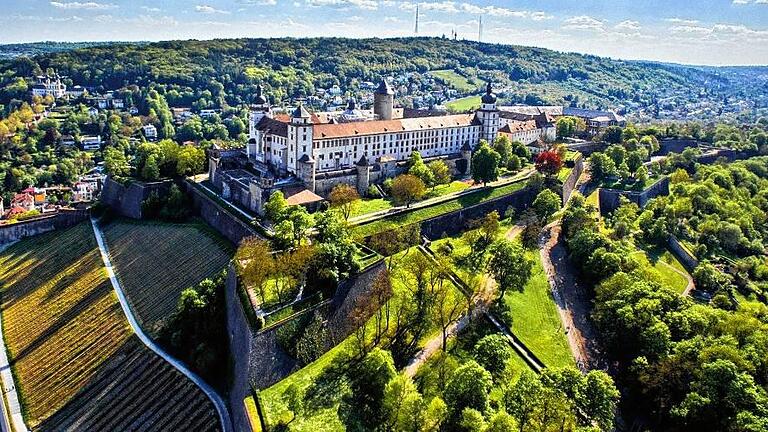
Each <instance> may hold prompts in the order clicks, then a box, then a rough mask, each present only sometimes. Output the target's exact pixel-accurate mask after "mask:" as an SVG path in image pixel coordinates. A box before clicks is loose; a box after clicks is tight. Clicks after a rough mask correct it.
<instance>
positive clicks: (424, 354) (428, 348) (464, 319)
mask: <svg viewBox="0 0 768 432" xmlns="http://www.w3.org/2000/svg"><path fill="white" fill-rule="evenodd" d="M478 309H479V308H475V311H477V310H478ZM475 315H478V314H477V313H476V312H475V313H473V316H475ZM471 322H472V320H470V319H469V314H464V315H462V316H461V318H459V320H458V321H456V322H454V323H453V324H451V325H450V327H448V331H447V333H446V334H447V335H448V339H452V338H453V337H455V336H456V335H457V334H458V333H459V332H461V331H462V330H464V328H466V327H467V325H469V324H470V323H471ZM442 349H443V333H442V332H440V333H439V334H438V335H437V336H435V337H433V338H432V339H430V340H429V342H427V343H426V345H424V348H422V349H421V351H419V352H418V353H417V354H416V355H415V356H414V357H413V359H411V361H410V363H408V365H407V366H406V367H405V369H403V373H405V375H407V376H409V377H411V378H413V377H414V376H415V375H416V372H418V370H419V368H420V367H421V366H422V365H423V364H424V363H426V362H427V360H429V358H430V357H432V356H433V355H434V354H436V353H437V352H438V351H440V350H442Z"/></svg>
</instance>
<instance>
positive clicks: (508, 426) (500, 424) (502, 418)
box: [485, 410, 517, 432]
mask: <svg viewBox="0 0 768 432" xmlns="http://www.w3.org/2000/svg"><path fill="white" fill-rule="evenodd" d="M515 429H517V422H516V421H515V418H514V417H512V416H511V415H509V414H507V412H506V411H503V410H502V411H496V413H495V414H493V416H491V419H490V420H489V421H488V427H487V428H486V429H485V432H511V431H513V430H515Z"/></svg>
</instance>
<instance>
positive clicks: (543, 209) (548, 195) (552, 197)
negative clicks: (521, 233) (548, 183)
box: [533, 189, 562, 221]
mask: <svg viewBox="0 0 768 432" xmlns="http://www.w3.org/2000/svg"><path fill="white" fill-rule="evenodd" d="M561 203H562V199H561V198H560V196H559V195H558V194H556V193H554V192H552V191H551V190H549V189H544V190H543V191H541V192H539V194H538V195H536V199H535V200H533V209H534V211H535V212H536V215H537V216H538V217H539V220H541V221H546V220H547V219H548V218H549V217H550V216H552V215H553V214H555V212H557V211H558V210H560V205H561Z"/></svg>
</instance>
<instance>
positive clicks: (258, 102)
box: [245, 84, 272, 162]
mask: <svg viewBox="0 0 768 432" xmlns="http://www.w3.org/2000/svg"><path fill="white" fill-rule="evenodd" d="M264 117H272V109H271V107H270V106H269V101H268V100H267V98H266V97H264V91H263V89H262V88H261V84H259V85H258V86H256V97H255V98H254V100H253V103H252V104H251V112H250V115H249V116H248V145H247V146H246V148H245V150H246V154H247V155H248V157H249V158H250V157H255V158H256V159H258V160H260V161H262V162H264V161H265V160H264V137H263V136H261V135H262V134H261V132H259V131H258V130H257V129H256V125H258V124H259V122H260V121H261V119H262V118H264Z"/></svg>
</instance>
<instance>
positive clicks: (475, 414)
mask: <svg viewBox="0 0 768 432" xmlns="http://www.w3.org/2000/svg"><path fill="white" fill-rule="evenodd" d="M459 426H461V430H463V431H467V432H485V428H486V425H485V418H484V417H483V413H481V412H480V411H478V410H476V409H474V408H469V407H467V408H464V410H462V411H461V420H460V421H459Z"/></svg>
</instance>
